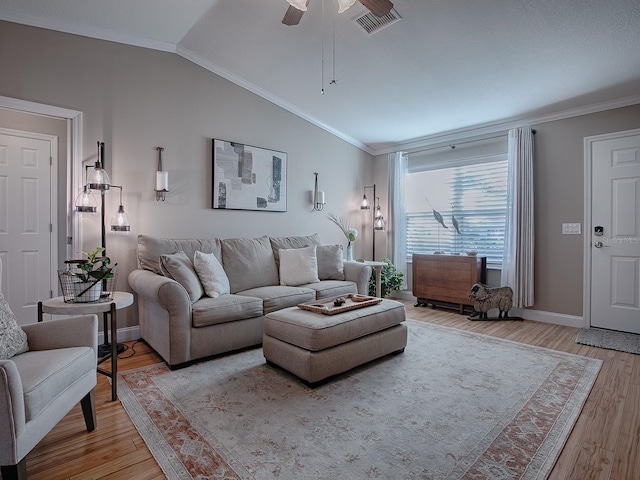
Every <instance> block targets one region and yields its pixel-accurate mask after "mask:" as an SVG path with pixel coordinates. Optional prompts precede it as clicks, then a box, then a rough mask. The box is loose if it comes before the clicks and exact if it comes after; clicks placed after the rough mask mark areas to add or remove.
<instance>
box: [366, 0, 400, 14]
mask: <svg viewBox="0 0 640 480" xmlns="http://www.w3.org/2000/svg"><path fill="white" fill-rule="evenodd" d="M359 1H360V3H361V4H362V5H364V6H365V7H367V9H368V10H369V11H370V12H371V13H373V14H374V15H375V16H377V17H384V16H385V15H389V12H390V11H391V9H392V8H393V3H391V2H390V1H389V0H359Z"/></svg>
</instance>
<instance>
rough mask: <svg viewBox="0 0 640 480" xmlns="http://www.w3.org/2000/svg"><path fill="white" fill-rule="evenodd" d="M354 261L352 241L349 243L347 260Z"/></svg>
mask: <svg viewBox="0 0 640 480" xmlns="http://www.w3.org/2000/svg"><path fill="white" fill-rule="evenodd" d="M351 261H353V246H352V245H351V242H349V244H348V245H347V262H351Z"/></svg>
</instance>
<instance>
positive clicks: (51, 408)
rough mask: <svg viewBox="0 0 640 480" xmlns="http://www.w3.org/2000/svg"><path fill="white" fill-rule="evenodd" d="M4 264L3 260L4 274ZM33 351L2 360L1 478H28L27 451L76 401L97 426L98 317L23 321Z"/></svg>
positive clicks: (92, 425) (89, 423)
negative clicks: (95, 393)
mask: <svg viewBox="0 0 640 480" xmlns="http://www.w3.org/2000/svg"><path fill="white" fill-rule="evenodd" d="M1 274H2V264H0V278H1ZM22 329H23V330H24V332H25V333H26V334H27V341H28V344H29V350H28V351H27V352H25V353H21V354H18V355H15V356H13V357H11V358H10V359H8V360H0V468H1V471H2V479H3V480H9V479H26V476H27V475H26V460H25V457H26V455H27V454H28V453H29V452H30V451H31V449H33V447H35V446H36V445H37V443H38V442H39V441H40V440H42V438H44V436H45V435H47V433H49V431H50V430H51V429H52V428H53V427H54V426H55V425H56V424H57V423H58V422H59V421H60V420H61V419H62V418H63V417H64V416H65V415H66V414H67V413H68V412H69V411H70V410H71V409H72V408H73V407H74V406H75V405H76V404H77V403H78V402H80V403H81V405H82V412H83V414H84V420H85V423H86V427H87V431H89V432H90V431H92V430H94V429H95V426H96V416H95V400H94V393H93V391H94V387H95V385H96V363H97V351H98V345H97V343H98V317H97V316H96V315H84V316H79V317H73V318H65V319H61V320H51V321H47V322H42V323H34V324H29V325H23V326H22Z"/></svg>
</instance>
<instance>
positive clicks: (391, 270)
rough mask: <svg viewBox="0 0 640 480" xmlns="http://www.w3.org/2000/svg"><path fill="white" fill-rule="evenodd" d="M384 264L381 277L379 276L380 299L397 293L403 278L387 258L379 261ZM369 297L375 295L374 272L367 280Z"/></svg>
mask: <svg viewBox="0 0 640 480" xmlns="http://www.w3.org/2000/svg"><path fill="white" fill-rule="evenodd" d="M381 261H382V262H385V263H386V265H385V266H384V267H382V271H381V275H380V283H381V285H380V296H381V297H382V298H384V297H386V296H387V295H388V294H390V293H392V292H399V291H400V289H401V288H402V280H403V278H404V274H403V273H402V272H399V271H398V270H397V269H396V267H395V266H394V265H393V263H391V260H389V259H388V258H383V259H382V260H381ZM369 295H371V296H372V297H375V295H376V272H375V271H373V272H371V277H370V278H369Z"/></svg>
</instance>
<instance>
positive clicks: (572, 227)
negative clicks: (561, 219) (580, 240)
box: [562, 223, 582, 235]
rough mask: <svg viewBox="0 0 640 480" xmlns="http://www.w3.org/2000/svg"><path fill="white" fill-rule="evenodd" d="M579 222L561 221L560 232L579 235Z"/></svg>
mask: <svg viewBox="0 0 640 480" xmlns="http://www.w3.org/2000/svg"><path fill="white" fill-rule="evenodd" d="M580 227H581V224H580V223H563V224H562V234H563V235H580V234H581V233H582V232H581V230H580Z"/></svg>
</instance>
